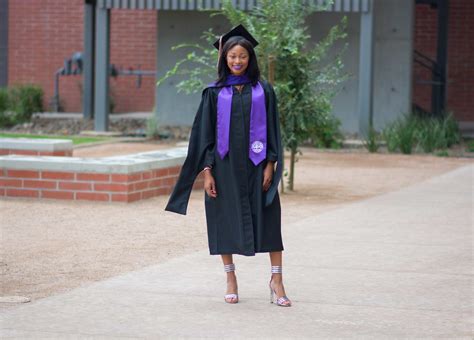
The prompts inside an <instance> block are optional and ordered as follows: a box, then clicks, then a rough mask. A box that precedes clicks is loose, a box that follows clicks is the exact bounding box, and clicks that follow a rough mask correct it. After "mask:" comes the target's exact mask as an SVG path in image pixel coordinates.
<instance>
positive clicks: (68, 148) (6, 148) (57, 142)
mask: <svg viewBox="0 0 474 340" xmlns="http://www.w3.org/2000/svg"><path fill="white" fill-rule="evenodd" d="M72 149H73V147H72V141H71V140H69V139H46V138H45V139H43V138H0V155H31V156H72Z"/></svg>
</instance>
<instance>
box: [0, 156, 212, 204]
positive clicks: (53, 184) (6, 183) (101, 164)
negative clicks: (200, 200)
mask: <svg viewBox="0 0 474 340" xmlns="http://www.w3.org/2000/svg"><path fill="white" fill-rule="evenodd" d="M186 152H187V149H186V148H176V149H171V150H160V151H152V152H144V153H139V154H134V155H128V156H120V157H104V158H75V157H22V156H16V155H15V156H3V157H0V166H1V168H2V169H1V173H0V175H1V176H0V196H6V197H29V198H39V199H42V198H47V199H50V198H53V199H66V200H90V201H106V202H133V201H138V200H141V199H147V198H150V197H154V196H158V195H165V194H170V193H171V191H172V189H173V187H174V185H175V184H176V180H177V178H178V175H179V171H180V168H181V164H182V163H183V162H184V159H185V155H186ZM202 187H203V179H202V177H198V179H197V180H196V182H195V186H194V188H198V189H202Z"/></svg>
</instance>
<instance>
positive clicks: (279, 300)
mask: <svg viewBox="0 0 474 340" xmlns="http://www.w3.org/2000/svg"><path fill="white" fill-rule="evenodd" d="M281 272H282V268H281V266H272V274H274V273H277V274H281ZM272 279H273V275H272V278H271V279H270V282H269V283H268V286H269V287H270V303H276V304H277V306H281V307H290V306H291V301H290V299H288V297H287V296H286V295H283V296H280V297H278V296H277V294H276V292H275V290H274V289H273V288H272Z"/></svg>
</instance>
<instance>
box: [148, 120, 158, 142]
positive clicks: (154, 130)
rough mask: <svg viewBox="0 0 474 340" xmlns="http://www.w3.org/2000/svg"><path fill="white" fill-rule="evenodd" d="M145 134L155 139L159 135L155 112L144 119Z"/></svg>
mask: <svg viewBox="0 0 474 340" xmlns="http://www.w3.org/2000/svg"><path fill="white" fill-rule="evenodd" d="M146 136H147V137H148V138H152V139H157V138H158V137H159V136H160V134H159V132H158V119H157V118H156V115H155V114H153V116H151V117H150V118H148V119H147V121H146Z"/></svg>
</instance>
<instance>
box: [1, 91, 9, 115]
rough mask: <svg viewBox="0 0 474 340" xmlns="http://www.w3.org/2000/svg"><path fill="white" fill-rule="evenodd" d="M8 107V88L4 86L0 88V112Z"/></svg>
mask: <svg viewBox="0 0 474 340" xmlns="http://www.w3.org/2000/svg"><path fill="white" fill-rule="evenodd" d="M7 109H8V89H7V88H6V87H1V88H0V112H5V111H7Z"/></svg>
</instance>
